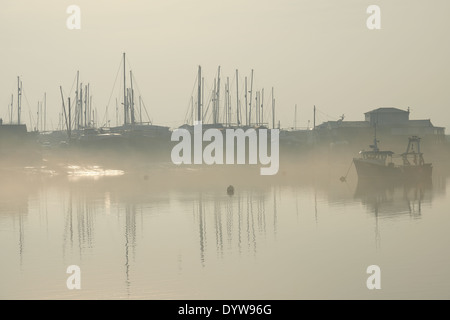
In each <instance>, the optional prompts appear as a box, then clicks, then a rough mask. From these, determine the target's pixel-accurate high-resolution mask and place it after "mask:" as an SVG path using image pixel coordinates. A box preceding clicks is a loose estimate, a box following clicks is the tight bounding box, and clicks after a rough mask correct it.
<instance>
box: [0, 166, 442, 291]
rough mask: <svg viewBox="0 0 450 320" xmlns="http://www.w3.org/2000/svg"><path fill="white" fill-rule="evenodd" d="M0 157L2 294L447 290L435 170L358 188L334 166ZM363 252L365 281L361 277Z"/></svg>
mask: <svg viewBox="0 0 450 320" xmlns="http://www.w3.org/2000/svg"><path fill="white" fill-rule="evenodd" d="M4 171H5V172H3V174H2V175H3V178H2V181H1V182H0V185H1V187H0V191H1V193H0V248H1V260H0V298H2V299H17V298H20V299H22V298H25V299H28V298H38V299H72V298H75V299H109V298H113V299H122V298H132V299H140V298H145V299H310V298H311V299H316V298H339V299H340V298H343V299H346V298H356V299H359V298H361V299H372V298H373V299H380V298H383V299H384V298H439V299H442V298H445V299H449V298H450V275H449V273H450V250H449V249H450V231H449V230H450V213H449V208H450V196H449V195H447V191H446V186H447V183H448V181H449V180H448V179H447V178H446V177H445V176H444V175H439V174H437V175H436V177H434V178H433V183H432V185H412V186H378V187H373V186H372V187H369V188H368V187H364V186H361V185H359V186H358V185H357V183H356V181H357V179H356V177H355V175H354V173H353V171H352V172H351V174H350V175H349V177H348V182H347V183H341V182H340V181H339V179H338V178H339V174H340V173H342V172H345V170H341V171H340V172H338V173H333V174H329V173H328V174H327V173H325V174H324V176H323V177H321V178H320V179H311V177H300V176H299V177H296V176H292V175H291V173H290V172H287V173H286V172H281V173H280V175H281V178H280V179H276V180H271V179H270V178H267V179H265V178H262V177H258V178H255V179H250V178H248V177H243V176H242V175H236V176H233V175H231V174H223V173H220V172H219V173H215V171H214V172H213V171H211V170H210V171H208V170H206V171H202V170H197V169H174V168H164V167H159V168H153V169H151V170H150V169H139V170H137V169H136V170H128V169H123V168H122V169H118V168H114V167H111V168H105V167H100V166H97V167H96V166H74V165H64V166H61V167H60V168H59V169H58V170H50V169H48V168H32V167H30V168H18V169H15V170H13V169H10V170H6V169H5V170H4ZM238 177H239V178H238ZM229 184H233V185H234V186H235V194H234V195H233V196H228V195H227V193H226V188H227V186H228V185H229ZM373 264H376V265H379V266H380V268H381V286H382V289H381V290H378V291H370V290H368V289H367V287H366V279H367V277H368V276H369V275H368V274H366V268H367V267H368V266H369V265H373ZM69 265H78V266H80V268H81V286H82V289H81V290H68V289H67V287H66V280H67V278H68V276H69V275H68V274H66V269H67V267H68V266H69Z"/></svg>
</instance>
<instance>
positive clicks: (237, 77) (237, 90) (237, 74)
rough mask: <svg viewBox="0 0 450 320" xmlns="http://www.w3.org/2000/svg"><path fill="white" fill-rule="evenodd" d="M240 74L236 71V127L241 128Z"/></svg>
mask: <svg viewBox="0 0 450 320" xmlns="http://www.w3.org/2000/svg"><path fill="white" fill-rule="evenodd" d="M239 124H240V121H239V73H238V70H237V69H236V125H237V126H239Z"/></svg>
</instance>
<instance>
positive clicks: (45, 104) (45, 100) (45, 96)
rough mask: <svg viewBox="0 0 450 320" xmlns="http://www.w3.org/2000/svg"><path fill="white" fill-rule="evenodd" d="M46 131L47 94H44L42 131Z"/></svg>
mask: <svg viewBox="0 0 450 320" xmlns="http://www.w3.org/2000/svg"><path fill="white" fill-rule="evenodd" d="M46 130H47V92H44V131H46Z"/></svg>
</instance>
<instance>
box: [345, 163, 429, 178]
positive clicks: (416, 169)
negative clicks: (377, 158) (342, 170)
mask: <svg viewBox="0 0 450 320" xmlns="http://www.w3.org/2000/svg"><path fill="white" fill-rule="evenodd" d="M353 163H354V164H355V168H356V172H357V174H358V178H359V179H383V180H404V181H407V180H426V179H431V174H432V166H431V164H430V163H426V164H423V165H418V166H394V165H393V164H392V165H384V164H377V163H373V162H370V161H366V160H364V159H353Z"/></svg>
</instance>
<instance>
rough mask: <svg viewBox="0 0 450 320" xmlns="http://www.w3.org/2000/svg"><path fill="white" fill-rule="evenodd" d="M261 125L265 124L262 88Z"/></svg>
mask: <svg viewBox="0 0 450 320" xmlns="http://www.w3.org/2000/svg"><path fill="white" fill-rule="evenodd" d="M259 122H260V123H261V124H264V88H262V92H261V121H259Z"/></svg>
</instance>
